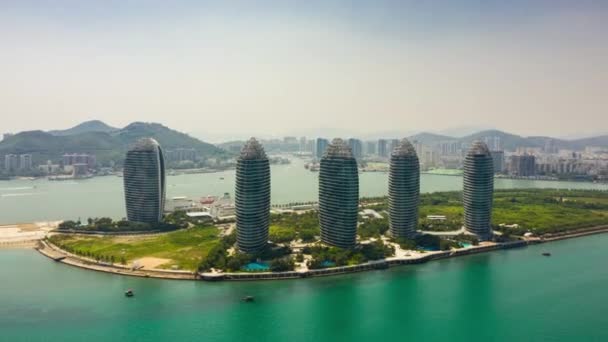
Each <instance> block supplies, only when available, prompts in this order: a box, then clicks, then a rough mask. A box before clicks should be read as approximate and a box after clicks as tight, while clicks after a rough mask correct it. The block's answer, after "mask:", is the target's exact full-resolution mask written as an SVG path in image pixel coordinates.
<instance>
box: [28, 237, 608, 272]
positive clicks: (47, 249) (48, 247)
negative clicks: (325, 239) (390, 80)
mask: <svg viewBox="0 0 608 342" xmlns="http://www.w3.org/2000/svg"><path fill="white" fill-rule="evenodd" d="M602 233H608V225H602V226H595V227H588V228H581V229H578V230H574V231H571V232H564V233H557V234H551V235H546V236H544V237H539V238H530V239H526V240H517V241H511V242H505V243H493V244H485V245H482V246H472V247H467V248H461V249H457V250H449V251H436V252H427V253H425V254H424V255H422V256H417V257H406V258H404V257H390V258H386V259H381V260H375V261H370V262H367V263H364V264H359V265H352V266H340V267H331V268H323V269H315V270H308V271H287V272H259V273H247V272H237V273H232V272H226V273H208V272H204V273H199V272H191V271H172V270H163V269H137V270H133V269H131V268H130V267H128V266H122V265H115V264H106V263H99V262H96V261H95V260H92V259H87V258H84V257H81V256H77V255H74V254H71V253H68V252H66V251H64V250H62V249H60V248H59V247H57V246H55V245H53V244H51V243H49V242H47V241H42V240H40V241H39V242H38V246H36V247H35V248H34V249H36V250H37V251H38V252H39V253H40V254H42V255H43V256H46V257H48V258H49V259H51V260H54V261H55V262H61V263H63V264H66V265H70V266H74V267H79V268H83V269H88V270H93V271H97V272H105V273H111V274H118V275H125V276H134V277H142V278H157V279H171V280H197V281H201V280H202V281H252V280H280V279H299V278H313V277H325V276H332V275H341V274H348V273H358V272H364V271H372V270H382V269H388V268H390V267H397V266H402V265H415V264H423V263H426V262H429V261H433V260H441V259H448V258H455V257H460V256H466V255H471V254H479V253H487V252H491V251H496V250H502V249H511V248H520V247H527V246H528V245H535V244H540V243H548V242H553V241H560V240H565V239H572V238H577V237H582V236H588V235H594V234H602Z"/></svg>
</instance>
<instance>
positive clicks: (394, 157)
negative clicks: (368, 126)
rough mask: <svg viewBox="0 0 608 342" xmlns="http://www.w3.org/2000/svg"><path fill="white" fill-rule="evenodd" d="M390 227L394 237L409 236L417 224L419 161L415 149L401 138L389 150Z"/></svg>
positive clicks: (414, 230)
mask: <svg viewBox="0 0 608 342" xmlns="http://www.w3.org/2000/svg"><path fill="white" fill-rule="evenodd" d="M388 179H389V180H388V206H389V228H390V233H391V235H392V236H393V237H408V238H409V237H412V236H414V235H415V234H416V228H417V226H418V201H419V196H420V163H419V161H418V155H417V154H416V149H414V146H412V144H411V143H410V142H409V141H408V140H407V139H403V140H401V142H400V143H399V144H398V145H397V146H396V147H395V149H394V150H393V152H392V153H391V162H390V172H389V177H388Z"/></svg>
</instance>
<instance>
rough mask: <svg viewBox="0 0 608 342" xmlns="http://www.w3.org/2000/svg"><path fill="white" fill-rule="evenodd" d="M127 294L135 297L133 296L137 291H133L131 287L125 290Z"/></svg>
mask: <svg viewBox="0 0 608 342" xmlns="http://www.w3.org/2000/svg"><path fill="white" fill-rule="evenodd" d="M125 296H127V297H133V296H135V292H133V290H131V289H128V290H127V291H125Z"/></svg>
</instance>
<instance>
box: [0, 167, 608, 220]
mask: <svg viewBox="0 0 608 342" xmlns="http://www.w3.org/2000/svg"><path fill="white" fill-rule="evenodd" d="M234 178H235V172H234V170H230V171H224V172H215V173H206V174H192V175H180V176H169V177H167V198H168V199H170V198H172V197H174V196H187V197H189V198H192V199H198V198H200V197H204V196H207V195H214V196H218V195H222V194H223V193H225V192H228V193H230V194H231V195H233V194H234ZM359 183H360V196H362V197H364V196H365V197H369V196H384V195H387V193H388V174H387V173H383V172H367V173H362V174H360V175H359ZM420 183H421V191H422V192H435V191H453V190H462V177H461V176H442V175H428V174H422V175H421V179H420ZM495 186H496V188H564V189H602V190H608V184H603V185H600V184H593V183H583V182H553V181H530V180H510V179H496V181H495ZM317 190H318V173H316V172H310V171H308V170H306V169H305V168H304V161H303V160H301V159H295V158H294V159H292V163H291V164H289V165H274V166H272V167H271V201H272V203H273V204H282V203H289V202H298V201H316V200H317V196H318V194H317ZM101 216H107V217H112V218H115V219H120V218H122V217H125V216H126V214H125V209H124V194H123V179H122V178H120V177H116V176H108V177H96V178H92V179H86V180H78V181H55V182H52V181H48V180H46V179H40V180H34V181H31V180H11V181H0V224H6V223H23V222H33V221H52V220H53V221H54V220H64V219H78V218H80V219H82V220H83V221H84V220H86V219H87V218H88V217H101Z"/></svg>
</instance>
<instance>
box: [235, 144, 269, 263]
mask: <svg viewBox="0 0 608 342" xmlns="http://www.w3.org/2000/svg"><path fill="white" fill-rule="evenodd" d="M235 192H236V202H235V205H236V240H237V246H238V248H239V250H240V251H241V252H244V253H256V252H259V251H261V250H262V249H264V247H265V246H266V243H267V242H268V226H269V224H270V164H269V162H268V158H267V157H266V153H265V152H264V148H263V147H262V145H260V143H259V142H258V141H257V140H255V139H254V138H251V139H249V141H247V143H246V144H245V146H244V147H243V149H242V150H241V155H240V157H239V159H238V160H237V164H236V191H235Z"/></svg>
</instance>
